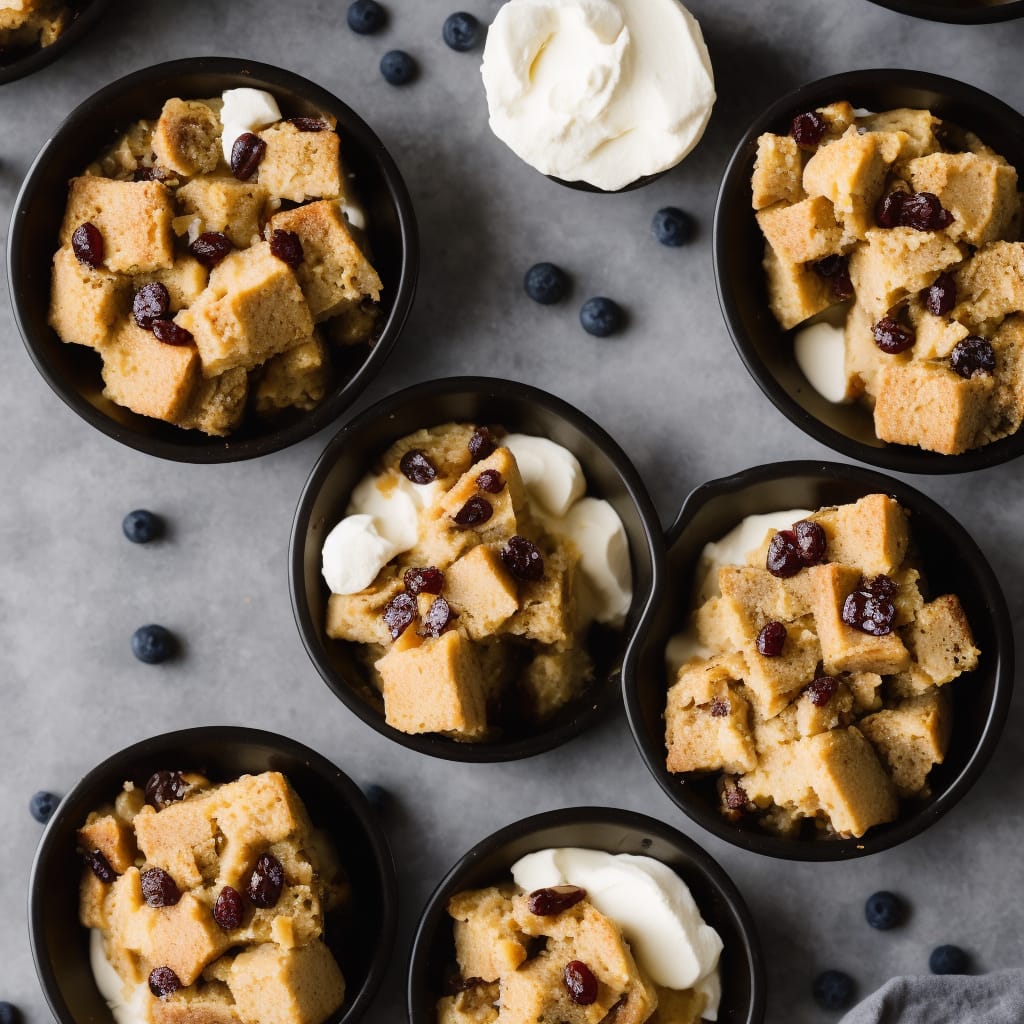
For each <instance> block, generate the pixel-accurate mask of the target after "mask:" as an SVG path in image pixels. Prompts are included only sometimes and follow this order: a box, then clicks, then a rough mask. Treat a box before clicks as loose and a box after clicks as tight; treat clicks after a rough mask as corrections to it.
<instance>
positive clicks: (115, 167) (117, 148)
mask: <svg viewBox="0 0 1024 1024" xmlns="http://www.w3.org/2000/svg"><path fill="white" fill-rule="evenodd" d="M154 123H155V122H153V121H147V120H141V121H136V122H135V123H134V124H132V125H131V127H129V128H128V130H127V131H126V132H125V133H124V134H123V135H121V136H120V137H119V138H118V140H117V142H115V143H114V145H113V146H111V147H110V149H108V150H107V151H106V152H105V153H103V154H102V155H101V156H100V158H99V159H98V160H95V161H93V162H92V163H91V164H89V166H88V167H87V168H86V170H85V173H86V174H94V175H96V176H97V177H99V178H120V179H122V180H123V179H125V178H132V177H133V176H134V173H135V171H136V170H138V169H139V168H140V167H146V166H150V165H152V163H153V126H154Z"/></svg>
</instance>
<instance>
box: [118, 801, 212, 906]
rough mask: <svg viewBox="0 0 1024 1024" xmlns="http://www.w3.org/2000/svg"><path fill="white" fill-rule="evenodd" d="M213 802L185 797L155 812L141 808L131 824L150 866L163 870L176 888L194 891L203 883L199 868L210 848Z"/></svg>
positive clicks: (151, 809)
mask: <svg viewBox="0 0 1024 1024" xmlns="http://www.w3.org/2000/svg"><path fill="white" fill-rule="evenodd" d="M213 807H214V805H213V803H212V802H211V800H210V798H209V797H204V796H196V797H189V798H188V799H186V800H182V801H180V802H178V803H173V804H170V805H169V806H167V807H165V808H164V809H163V810H162V811H160V812H159V813H158V812H156V811H154V810H153V808H152V807H148V806H147V807H144V808H143V809H142V810H141V811H140V812H139V813H138V814H137V815H136V816H135V821H134V826H135V840H136V842H137V843H138V846H139V850H140V851H141V853H142V855H143V856H144V857H145V858H146V863H147V864H148V865H149V866H151V867H158V868H163V870H164V871H166V872H167V873H168V874H169V875H170V876H171V877H172V878H173V879H174V880H175V881H176V882H177V883H178V885H179V887H188V888H194V887H195V886H198V885H201V884H202V882H203V874H202V871H201V870H200V868H199V863H200V861H203V860H205V859H206V856H207V854H208V852H209V850H210V849H212V848H213V847H214V845H215V844H214V833H215V824H214V821H213Z"/></svg>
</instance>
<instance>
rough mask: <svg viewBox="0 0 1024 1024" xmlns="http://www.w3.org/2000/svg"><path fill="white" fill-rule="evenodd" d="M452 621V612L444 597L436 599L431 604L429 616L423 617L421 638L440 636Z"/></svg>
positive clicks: (428, 610) (428, 611)
mask: <svg viewBox="0 0 1024 1024" xmlns="http://www.w3.org/2000/svg"><path fill="white" fill-rule="evenodd" d="M451 620H452V610H451V608H450V607H449V605H448V602H447V601H446V600H445V599H444V598H443V597H435V598H434V600H433V601H431V602H430V607H429V608H428V609H427V614H426V615H424V616H423V629H422V630H421V631H420V635H421V636H440V635H441V634H442V633H443V632H444V631H445V629H446V628H447V626H448V623H449V622H451Z"/></svg>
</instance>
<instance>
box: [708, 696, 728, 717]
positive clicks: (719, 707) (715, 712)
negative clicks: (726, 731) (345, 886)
mask: <svg viewBox="0 0 1024 1024" xmlns="http://www.w3.org/2000/svg"><path fill="white" fill-rule="evenodd" d="M729 710H730V709H729V702H728V701H727V700H719V699H718V698H717V697H716V698H715V699H714V700H713V701H712V702H711V717H712V718H725V717H726V716H727V715H728V714H729Z"/></svg>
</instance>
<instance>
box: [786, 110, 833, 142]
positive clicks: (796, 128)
mask: <svg viewBox="0 0 1024 1024" xmlns="http://www.w3.org/2000/svg"><path fill="white" fill-rule="evenodd" d="M826 131H828V121H826V120H825V118H823V117H822V116H821V114H819V113H818V112H817V111H816V110H809V111H807V113H805V114H797V115H796V117H794V118H793V123H792V124H791V125H790V127H789V134H790V135H792V136H793V138H794V139H795V140H796V144H797V145H798V146H799V147H800V148H801V149H814V148H815V147H816V146H817V145H818V143H819V142H821V140H822V138H823V136H824V135H825V132H826Z"/></svg>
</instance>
